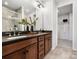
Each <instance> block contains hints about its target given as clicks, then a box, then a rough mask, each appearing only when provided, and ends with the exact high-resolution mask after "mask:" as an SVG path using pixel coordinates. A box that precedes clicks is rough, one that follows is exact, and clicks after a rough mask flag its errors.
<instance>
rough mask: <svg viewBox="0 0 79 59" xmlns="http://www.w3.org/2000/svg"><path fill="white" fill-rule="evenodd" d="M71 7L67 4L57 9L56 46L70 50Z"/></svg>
mask: <svg viewBox="0 0 79 59" xmlns="http://www.w3.org/2000/svg"><path fill="white" fill-rule="evenodd" d="M72 21H73V5H72V4H68V5H65V6H61V7H59V8H58V45H59V46H60V47H66V48H72V41H73V39H72V31H73V29H72V25H73V24H72V23H73V22H72Z"/></svg>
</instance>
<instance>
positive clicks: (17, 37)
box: [7, 36, 27, 39]
mask: <svg viewBox="0 0 79 59" xmlns="http://www.w3.org/2000/svg"><path fill="white" fill-rule="evenodd" d="M25 37H27V36H16V37H10V38H7V39H19V38H25Z"/></svg>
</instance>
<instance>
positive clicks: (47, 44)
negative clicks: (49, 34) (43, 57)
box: [45, 39, 49, 54]
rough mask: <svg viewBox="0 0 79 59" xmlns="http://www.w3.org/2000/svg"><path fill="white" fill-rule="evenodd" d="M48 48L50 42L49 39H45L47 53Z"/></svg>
mask: <svg viewBox="0 0 79 59" xmlns="http://www.w3.org/2000/svg"><path fill="white" fill-rule="evenodd" d="M48 49H49V42H48V39H45V54H47V52H48Z"/></svg>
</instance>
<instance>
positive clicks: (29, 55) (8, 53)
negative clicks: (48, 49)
mask: <svg viewBox="0 0 79 59" xmlns="http://www.w3.org/2000/svg"><path fill="white" fill-rule="evenodd" d="M3 59H37V38H32V39H28V40H25V41H21V42H16V43H13V44H10V45H7V46H3Z"/></svg>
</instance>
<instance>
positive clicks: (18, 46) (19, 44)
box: [2, 38, 37, 56]
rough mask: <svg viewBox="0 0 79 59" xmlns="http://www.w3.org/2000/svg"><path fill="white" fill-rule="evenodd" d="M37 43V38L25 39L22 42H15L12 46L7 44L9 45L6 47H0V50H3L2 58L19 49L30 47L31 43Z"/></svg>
mask: <svg viewBox="0 0 79 59" xmlns="http://www.w3.org/2000/svg"><path fill="white" fill-rule="evenodd" d="M36 42H37V38H31V39H28V40H27V39H26V40H24V41H20V42H16V43H12V44H9V45H6V46H3V47H2V50H3V52H2V53H3V56H5V55H7V54H10V53H13V52H15V51H17V50H19V49H22V48H24V47H26V46H28V45H31V44H33V43H36Z"/></svg>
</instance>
